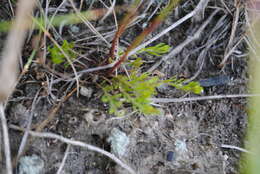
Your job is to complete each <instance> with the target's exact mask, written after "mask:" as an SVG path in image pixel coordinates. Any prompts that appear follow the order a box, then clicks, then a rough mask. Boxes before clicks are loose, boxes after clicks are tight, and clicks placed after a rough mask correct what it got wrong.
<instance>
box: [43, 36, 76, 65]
mask: <svg viewBox="0 0 260 174" xmlns="http://www.w3.org/2000/svg"><path fill="white" fill-rule="evenodd" d="M61 48H62V49H63V50H64V52H65V53H66V54H67V55H68V56H69V57H70V59H71V60H74V59H75V58H76V54H75V53H74V52H73V50H72V49H73V48H74V43H69V42H68V41H67V40H64V41H63V43H62V45H61ZM48 51H49V52H50V54H51V61H52V63H54V64H57V65H59V64H62V63H64V67H65V68H67V67H68V66H69V63H68V62H67V59H66V57H65V55H64V54H63V53H62V52H61V51H60V49H59V48H58V47H57V46H56V45H54V46H53V47H48Z"/></svg>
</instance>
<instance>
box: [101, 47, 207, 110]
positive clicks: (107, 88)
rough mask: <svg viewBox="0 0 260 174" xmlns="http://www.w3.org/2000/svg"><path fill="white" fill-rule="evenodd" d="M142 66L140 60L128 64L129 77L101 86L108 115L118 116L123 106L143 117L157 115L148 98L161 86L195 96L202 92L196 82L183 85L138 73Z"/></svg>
mask: <svg viewBox="0 0 260 174" xmlns="http://www.w3.org/2000/svg"><path fill="white" fill-rule="evenodd" d="M150 48H151V47H150ZM153 48H156V47H153ZM150 50H151V49H150ZM142 64H143V61H142V59H141V58H137V59H136V60H134V61H133V62H131V63H130V64H129V68H130V70H129V76H126V75H118V76H115V77H113V78H112V79H111V80H109V81H105V82H104V84H103V85H102V86H103V92H104V95H103V96H102V101H103V102H105V103H108V104H109V107H110V108H109V113H110V114H116V115H120V112H119V111H120V110H122V109H123V106H124V104H130V105H131V106H132V108H133V110H135V111H139V112H140V113H142V114H145V115H151V114H158V113H159V110H158V109H156V108H155V107H153V106H152V105H151V100H150V98H152V97H153V96H155V95H156V94H157V91H156V88H157V87H159V86H161V85H163V84H167V85H170V86H173V87H175V88H177V89H180V90H184V91H188V92H193V93H195V94H200V93H201V92H203V88H202V87H201V86H200V85H199V83H198V82H190V83H188V84H184V79H177V78H176V77H172V78H171V79H167V80H161V79H159V77H157V76H152V75H151V74H150V73H148V72H144V73H140V72H139V71H140V67H141V65H142Z"/></svg>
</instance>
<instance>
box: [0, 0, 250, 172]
mask: <svg viewBox="0 0 260 174" xmlns="http://www.w3.org/2000/svg"><path fill="white" fill-rule="evenodd" d="M51 2H52V3H51V5H50V7H49V13H50V14H52V13H53V11H52V10H55V8H57V6H58V5H59V4H60V2H56V1H51ZM197 3H198V1H193V0H192V1H191V0H190V1H185V2H183V3H182V4H181V6H180V7H179V8H178V9H177V10H176V11H175V12H174V13H173V14H171V15H170V16H169V18H168V19H167V21H165V22H164V24H162V25H161V26H160V28H159V29H158V30H156V32H154V33H153V34H152V36H154V35H156V34H158V33H159V32H160V31H162V30H163V29H164V28H166V27H167V26H169V25H171V24H172V23H174V22H175V21H176V20H178V19H180V18H181V17H183V16H184V15H186V14H187V13H189V12H191V11H192V10H193V9H194V8H195V7H196V5H197ZM223 3H224V4H225V5H226V7H225V6H224V4H223ZM223 3H222V2H218V1H214V0H212V1H210V2H209V4H208V5H207V7H206V9H205V13H200V14H199V15H195V16H194V17H193V18H192V19H191V20H187V21H186V22H185V23H183V24H181V25H180V26H179V27H177V28H176V29H175V30H173V31H171V32H169V33H168V34H166V36H164V37H162V38H160V39H159V41H156V43H159V42H164V43H167V44H169V45H171V46H172V47H177V46H179V45H180V44H182V43H183V41H184V40H185V39H186V38H188V37H193V36H194V34H195V33H196V31H197V30H198V29H199V28H200V27H201V26H202V25H203V23H204V22H205V21H206V20H207V19H208V17H209V16H210V15H211V14H212V13H213V11H214V10H215V9H217V8H219V9H220V10H219V11H218V12H217V13H216V15H215V16H214V17H213V18H212V19H211V20H210V22H209V24H208V25H207V27H206V28H205V29H204V30H203V32H202V34H201V35H200V37H199V38H198V39H196V40H195V41H192V42H190V43H189V44H187V45H185V46H184V47H183V49H182V50H181V51H180V53H178V54H177V55H174V56H173V57H171V58H170V59H168V60H167V61H165V62H163V63H162V64H161V65H160V66H159V67H158V68H157V69H156V70H157V71H159V72H161V73H162V74H163V78H169V77H172V76H174V75H177V76H178V77H183V78H186V79H190V78H192V79H194V80H196V81H199V80H202V79H208V78H212V77H217V80H220V81H221V78H227V79H228V80H224V81H223V83H219V84H218V83H216V82H215V81H216V79H213V81H214V82H212V83H211V84H210V85H208V86H207V87H205V88H204V93H203V94H201V96H209V95H224V94H243V93H247V88H246V85H247V80H248V79H247V63H246V62H247V58H246V56H247V54H246V46H245V43H243V42H241V43H240V44H239V45H238V46H237V47H236V48H235V50H234V51H233V52H232V53H231V56H229V58H228V60H227V61H226V62H225V64H224V66H221V67H220V66H219V64H220V63H221V61H222V60H223V58H224V55H226V54H227V52H229V51H230V50H231V49H232V48H233V47H234V46H235V45H236V44H237V43H238V42H240V39H241V38H242V37H244V36H243V35H244V30H245V17H244V15H245V14H244V8H243V5H241V8H240V12H239V20H238V23H237V25H235V26H234V20H235V13H236V10H237V7H235V2H233V1H230V0H226V1H223ZM94 6H98V7H99V6H100V4H99V3H95V4H94ZM157 6H158V4H154V5H153V6H152V7H151V8H150V9H149V11H148V12H147V15H148V17H149V14H151V13H152V12H153V11H154V10H155V9H156V7H157ZM43 7H45V4H44V3H43ZM86 8H87V4H85V3H84V5H83V9H86ZM0 9H5V10H0V17H1V19H5V20H6V19H9V18H10V17H9V16H8V15H9V14H10V10H8V9H9V8H8V3H1V5H0ZM62 9H64V10H65V11H69V10H71V9H72V8H71V7H70V6H69V5H68V6H64V7H63V8H62ZM230 12H231V13H230ZM60 13H62V12H60ZM148 17H145V18H144V19H142V20H141V21H140V22H139V23H137V24H135V25H134V26H133V27H130V28H129V29H128V30H127V31H126V34H124V35H123V37H122V39H121V44H122V46H126V45H127V44H128V43H129V42H131V41H132V40H133V37H135V36H136V35H137V34H138V33H139V32H140V31H141V29H142V26H143V25H144V24H143V23H145V22H146V21H147V20H148ZM119 18H120V17H119ZM92 24H93V25H94V26H95V27H96V28H98V30H99V32H100V33H102V34H104V36H105V38H106V39H108V40H109V41H111V39H112V36H113V33H114V21H113V20H112V18H109V19H106V22H105V23H102V22H93V23H92ZM73 27H77V28H76V30H78V31H74V30H73ZM234 28H236V31H235V32H234V37H233V39H230V37H231V32H232V30H234ZM74 29H75V28H74ZM58 30H59V29H57V31H58ZM62 30H63V32H62V35H60V36H61V37H63V38H66V39H67V40H69V41H76V47H77V49H79V50H80V51H81V54H82V55H84V57H85V58H81V61H82V62H84V63H85V65H86V66H87V67H86V68H88V67H91V66H92V67H93V65H97V64H98V62H101V61H102V60H104V59H105V56H106V54H107V52H108V49H107V48H106V46H104V43H103V45H102V44H101V43H102V40H101V39H99V38H91V37H90V36H93V33H92V32H91V31H90V30H89V29H88V27H87V26H86V25H83V24H79V25H74V26H66V27H64V28H63V29H62ZM107 32H110V33H107ZM105 33H106V34H105ZM58 36H59V35H57V36H56V37H55V38H56V39H57V40H59V37H58ZM152 36H150V37H152ZM4 37H5V34H4V33H0V38H1V39H4ZM83 38H84V39H83ZM148 39H149V38H148ZM230 40H231V41H230ZM230 42H231V43H230ZM2 45H3V41H2V40H1V46H2ZM97 45H98V46H97ZM30 50H31V48H30V41H29V42H28V44H27V45H26V47H25V49H24V55H23V56H22V60H23V61H24V62H25V61H26V59H27V58H28V56H29V55H30V52H29V51H30ZM97 55H98V56H97ZM94 58H95V59H94ZM98 59H101V61H100V60H98ZM143 59H144V60H145V61H146V64H145V67H144V70H147V69H149V68H150V67H152V65H154V64H155V63H156V62H158V61H159V60H160V59H161V58H160V57H159V58H158V57H155V58H154V57H153V58H151V57H143ZM90 65H91V66H90ZM47 66H48V67H51V65H50V64H49V63H48V64H47ZM52 68H53V67H52ZM50 69H51V68H47V67H43V66H41V65H39V64H37V63H33V64H32V65H31V68H30V70H29V71H28V73H26V74H25V75H24V76H23V77H22V78H21V79H20V82H19V83H18V85H17V90H16V91H15V92H14V95H13V97H12V98H11V99H10V102H9V103H8V107H7V108H8V109H7V115H8V121H9V124H10V125H11V124H13V125H17V126H19V127H26V125H27V124H28V119H29V116H30V113H31V111H32V105H34V106H35V109H33V120H32V123H33V124H32V125H37V124H38V123H42V122H43V120H45V119H46V118H47V116H48V115H50V112H51V111H52V110H53V108H55V107H56V108H57V107H58V106H57V105H58V103H59V102H60V100H59V99H60V98H62V96H65V95H66V94H68V93H69V92H70V91H71V90H72V89H73V88H75V83H71V82H59V83H56V84H53V83H52V80H57V79H58V80H59V79H60V76H59V73H63V72H62V71H60V70H59V68H58V67H56V69H55V71H56V72H57V73H53V72H51V71H50ZM99 76H100V75H99V73H95V74H86V75H84V76H83V78H82V79H81V83H80V84H81V86H83V87H86V88H88V89H91V90H92V91H93V92H91V94H90V97H88V96H83V95H80V96H79V97H77V96H76V94H75V93H74V94H73V95H72V96H71V97H70V98H69V99H68V100H66V101H65V102H61V106H60V108H59V109H58V111H57V113H56V114H55V117H54V119H53V120H52V121H51V122H50V123H48V125H46V126H45V127H44V130H43V131H44V132H53V133H57V134H59V135H62V136H64V137H68V138H73V139H74V140H79V141H82V142H85V143H88V144H92V145H95V146H98V147H100V148H102V149H105V150H107V151H111V152H113V150H112V147H111V142H109V141H108V139H109V137H111V134H112V132H113V131H112V130H117V131H120V132H124V133H125V135H126V137H127V138H128V141H129V144H128V146H127V148H126V149H125V152H124V153H123V154H121V155H119V157H120V159H122V160H123V161H125V162H126V163H127V164H128V165H129V166H131V167H132V168H133V169H134V170H136V171H137V172H138V173H142V174H155V173H161V174H168V173H176V174H191V173H197V174H222V173H223V174H237V173H239V172H238V171H239V165H238V164H239V158H240V152H239V151H237V150H233V149H225V148H222V147H221V146H222V145H223V144H226V145H233V146H238V147H243V139H244V135H245V129H246V125H247V114H246V104H247V101H246V99H245V98H235V99H220V100H204V101H193V102H181V103H167V104H160V103H159V104H160V106H159V108H160V109H161V110H162V114H161V115H154V116H144V115H140V114H137V113H133V114H129V115H127V116H126V117H122V118H117V117H115V116H112V115H109V114H108V113H107V109H108V106H107V104H104V103H102V102H101V100H100V97H101V96H102V91H101V90H100V89H99V88H98V87H97V85H96V83H95V81H97V82H98V81H99V78H100V77H99ZM219 78H220V79H219ZM211 80H212V79H209V81H211ZM2 83H3V82H1V84H2ZM217 84H218V85H217ZM35 96H39V100H38V102H36V104H32V103H33V99H34V98H35ZM194 96H195V95H194V94H187V93H185V92H180V91H178V90H176V89H174V88H171V87H161V88H159V89H158V96H157V97H160V98H181V97H194ZM129 113H131V111H129ZM10 136H11V150H12V152H13V157H15V156H16V153H17V151H18V148H19V145H20V141H21V139H22V136H23V134H22V133H21V132H19V131H14V130H12V129H10ZM125 141H126V140H125ZM67 148H68V147H67V145H66V144H64V143H62V142H59V141H56V140H53V139H52V140H51V139H41V138H34V139H33V141H32V142H31V143H29V145H28V149H27V150H26V152H25V155H27V156H31V155H33V154H34V155H37V156H38V157H40V158H41V159H42V160H43V161H44V169H43V173H46V174H52V173H55V172H56V171H57V169H58V168H59V166H60V164H61V161H62V159H63V157H64V153H65V151H66V149H67ZM117 155H118V154H117ZM1 164H2V165H3V162H2V163H1ZM18 166H19V165H18ZM1 168H2V169H3V167H1ZM18 168H19V167H17V171H18ZM62 172H63V173H68V174H69V173H73V174H90V173H91V174H94V173H96V174H105V173H111V174H114V173H119V174H121V173H126V171H124V170H123V169H122V168H120V167H119V166H117V165H116V164H115V163H114V162H112V161H111V160H110V159H108V158H107V157H104V156H103V155H101V154H98V153H94V152H92V151H89V150H86V149H83V148H79V147H75V146H70V147H69V153H68V156H67V160H66V164H65V166H64V168H63V171H62ZM2 173H4V169H3V171H2ZM17 173H18V172H17Z"/></svg>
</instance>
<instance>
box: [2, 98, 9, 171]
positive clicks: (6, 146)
mask: <svg viewBox="0 0 260 174" xmlns="http://www.w3.org/2000/svg"><path fill="white" fill-rule="evenodd" d="M0 117H1V123H2V130H3V141H4V149H5V163H6V173H7V174H12V162H11V161H12V160H11V151H10V141H9V135H8V127H7V121H6V118H5V112H4V106H3V104H2V103H0Z"/></svg>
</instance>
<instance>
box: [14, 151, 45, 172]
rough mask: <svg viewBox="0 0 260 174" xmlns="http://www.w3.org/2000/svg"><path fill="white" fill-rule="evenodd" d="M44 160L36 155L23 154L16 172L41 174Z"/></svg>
mask: <svg viewBox="0 0 260 174" xmlns="http://www.w3.org/2000/svg"><path fill="white" fill-rule="evenodd" d="M43 169H44V161H43V160H42V159H41V158H40V157H39V156H37V155H32V156H24V157H22V158H21V159H20V160H19V172H18V174H43Z"/></svg>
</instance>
